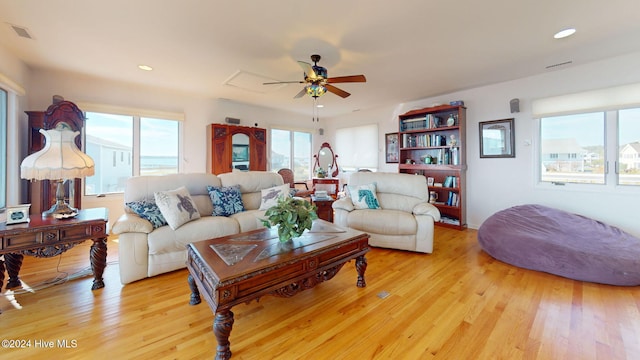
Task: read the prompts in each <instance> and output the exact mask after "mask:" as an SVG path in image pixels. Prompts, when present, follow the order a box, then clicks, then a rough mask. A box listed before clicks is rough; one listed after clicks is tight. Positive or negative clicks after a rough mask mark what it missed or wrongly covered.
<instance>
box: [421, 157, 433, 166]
mask: <svg viewBox="0 0 640 360" xmlns="http://www.w3.org/2000/svg"><path fill="white" fill-rule="evenodd" d="M421 159H422V162H423V163H424V164H431V162H432V161H433V158H432V157H431V155H424V156H422V157H421Z"/></svg>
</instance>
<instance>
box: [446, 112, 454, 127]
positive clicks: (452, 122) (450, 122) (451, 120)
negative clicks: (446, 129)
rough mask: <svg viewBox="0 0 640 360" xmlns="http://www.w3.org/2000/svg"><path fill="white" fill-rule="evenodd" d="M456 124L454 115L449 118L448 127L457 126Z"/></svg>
mask: <svg viewBox="0 0 640 360" xmlns="http://www.w3.org/2000/svg"><path fill="white" fill-rule="evenodd" d="M455 124H456V118H455V117H454V116H453V114H450V115H449V118H448V119H447V126H455Z"/></svg>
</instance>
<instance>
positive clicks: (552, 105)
mask: <svg viewBox="0 0 640 360" xmlns="http://www.w3.org/2000/svg"><path fill="white" fill-rule="evenodd" d="M639 104H640V83H636V84H628V85H620V86H615V87H610V88H604V89H597V90H590V91H585V92H580V93H575V94H566V95H559V96H554V97H549V98H542V99H536V100H533V101H532V104H531V108H532V113H533V116H534V118H536V119H540V152H539V154H538V155H539V159H540V164H539V168H540V169H541V176H540V179H541V181H542V182H545V181H551V182H556V183H565V182H567V183H579V182H583V183H589V184H594V183H595V184H605V185H609V186H610V187H613V186H616V185H636V186H637V185H640V179H639V178H638V165H639V164H638V160H637V157H638V153H639V151H640V149H639V148H640V145H639V143H640V108H639ZM562 138H564V139H565V140H561V139H562ZM570 139H573V140H570ZM549 140H550V141H549ZM554 142H555V143H556V144H554ZM558 143H560V144H558ZM554 145H555V146H558V147H561V148H562V149H561V150H563V151H567V149H568V148H575V149H576V150H575V151H573V152H569V153H568V154H573V153H575V154H576V156H575V157H573V158H569V157H568V159H567V161H563V153H562V152H560V151H558V150H553V149H552V147H553V146H554ZM551 151H553V152H555V153H557V158H556V159H551V156H549V157H548V158H547V154H549V153H550V152H551ZM552 160H555V164H554V161H552ZM627 188H629V187H628V186H627ZM634 191H636V190H634Z"/></svg>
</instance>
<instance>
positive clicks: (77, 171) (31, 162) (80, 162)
mask: <svg viewBox="0 0 640 360" xmlns="http://www.w3.org/2000/svg"><path fill="white" fill-rule="evenodd" d="M40 133H41V134H42V135H44V138H45V145H44V148H43V149H42V150H40V151H38V152H36V153H33V154H31V155H29V156H27V157H26V158H25V159H24V160H23V161H22V164H21V165H20V177H21V178H23V179H29V180H56V181H58V188H57V191H56V199H57V201H56V204H54V206H53V207H52V208H51V209H50V210H49V211H50V212H51V211H53V212H52V213H50V214H51V215H54V216H55V215H58V217H70V216H74V215H75V213H76V212H75V209H73V208H71V207H69V206H68V205H66V204H64V189H63V187H62V182H63V181H64V180H66V179H74V178H84V177H87V176H91V175H93V174H94V173H95V165H94V162H93V159H91V157H90V156H89V155H87V154H85V153H83V152H82V151H80V149H78V147H77V146H76V144H75V142H74V139H75V138H76V136H78V134H79V132H77V131H72V130H71V129H70V127H69V125H67V124H66V123H59V124H58V125H57V126H56V128H55V129H51V130H43V129H40ZM61 203H62V204H61ZM56 205H58V206H66V208H64V207H62V208H61V209H54V208H56Z"/></svg>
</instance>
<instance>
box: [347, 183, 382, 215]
mask: <svg viewBox="0 0 640 360" xmlns="http://www.w3.org/2000/svg"><path fill="white" fill-rule="evenodd" d="M347 190H348V192H349V197H350V198H351V202H352V203H353V207H354V208H356V209H358V210H362V209H379V208H380V203H379V202H378V197H377V196H376V184H375V183H371V184H363V185H355V186H352V185H347Z"/></svg>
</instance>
